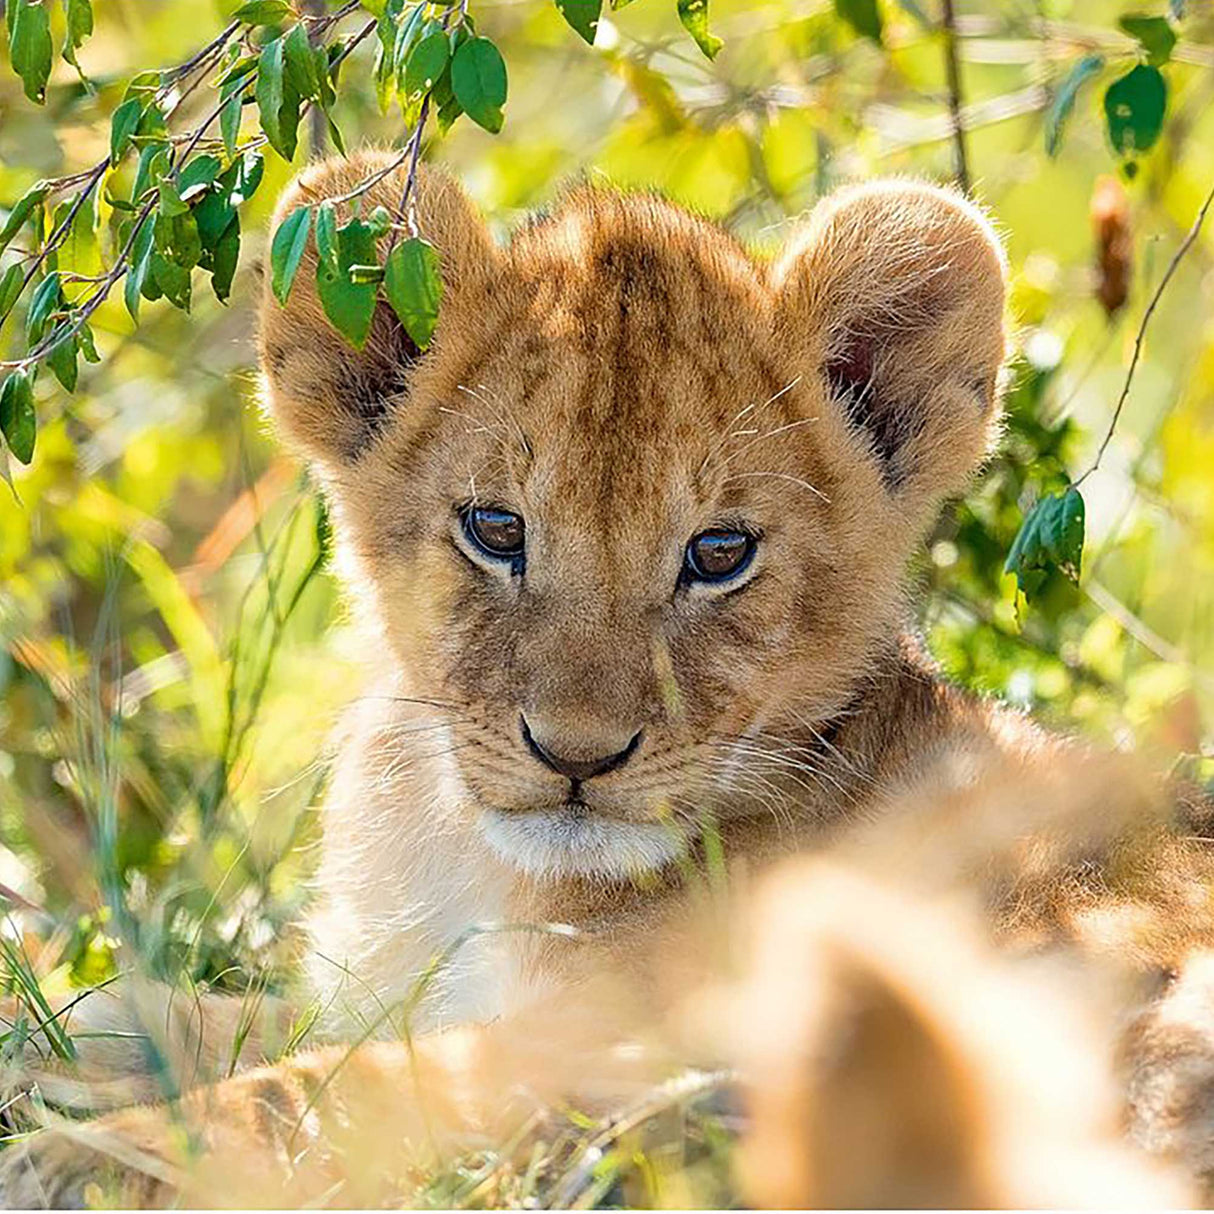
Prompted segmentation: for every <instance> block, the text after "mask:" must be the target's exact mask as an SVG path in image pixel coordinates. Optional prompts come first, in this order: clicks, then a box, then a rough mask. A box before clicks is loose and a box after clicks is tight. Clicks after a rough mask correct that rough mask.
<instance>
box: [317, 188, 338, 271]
mask: <svg viewBox="0 0 1214 1214" xmlns="http://www.w3.org/2000/svg"><path fill="white" fill-rule="evenodd" d="M316 251H317V253H319V254H320V260H321V262H322V263H323V264H324V266H325V269H326V270H327V271H328V272H329V273H330V274H336V273H337V267H338V254H337V214H336V212H335V211H334V210H333V204H332V203H331V202H329V201H328V200H327V199H326V201H324V202H322V203H321V204H320V206H319V207H317V208H316Z"/></svg>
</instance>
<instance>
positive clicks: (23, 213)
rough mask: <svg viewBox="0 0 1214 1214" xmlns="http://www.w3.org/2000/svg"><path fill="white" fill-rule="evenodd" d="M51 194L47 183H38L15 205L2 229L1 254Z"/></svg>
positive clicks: (0, 238)
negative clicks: (36, 208)
mask: <svg viewBox="0 0 1214 1214" xmlns="http://www.w3.org/2000/svg"><path fill="white" fill-rule="evenodd" d="M50 192H51V187H50V185H49V184H48V183H47V182H45V181H37V182H35V183H34V184H33V185H32V186H30V188H29V189H28V190H26V191H25V193H24V194H22V195H21V197H20V198H18V199H17V201H16V202H14V203H13V209H12V210H11V211H9V213H8V218H7V219H6V220H5V221H4V227H2V228H0V253H3V252H4V250H5V249H6V248H8V243H9V241H10V240H12V238H13V237H14V236H16V235H17V233H18V232H19V231H20V230H21V225H22V224H23V223H25V221H26V220H27V219H29V217H30V216H31V215H32V214H33V213H34V208H35V207H36V206H39V205H40V204H41V203H42V201H43V200H44V199H45V198H46V196H47V195H48V194H49V193H50Z"/></svg>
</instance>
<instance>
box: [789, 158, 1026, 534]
mask: <svg viewBox="0 0 1214 1214" xmlns="http://www.w3.org/2000/svg"><path fill="white" fill-rule="evenodd" d="M772 274H773V287H774V290H775V308H776V311H775V322H776V326H777V334H778V337H779V338H780V341H781V346H782V348H783V349H784V350H786V351H788V352H789V353H790V354H792V355H793V357H794V358H795V359H796V360H797V362H798V363H799V364H800V365H801V366H805V367H806V368H807V369H808V368H809V367H812V368H813V369H814V370H816V371H817V372H818V373H819V374H820V375H821V376H822V378H823V380H824V381H825V386H826V390H827V391H828V393H829V395H830V396H831V397H832V398H833V400H834V401H836V402H837V404H838V406H839V407H840V409H841V410H842V411H843V413H844V414H845V417H846V420H847V422H848V423H849V431H850V436H851V438H852V439H853V440H858V442H859V444H860V446H861V448H862V449H863V452H864V455H865V456H866V457H867V458H868V459H869V460H871V461H875V462H876V465H877V469H878V471H879V473H880V477H881V480H882V482H883V484H884V486H885V488H886V490H887V492H888V493H889V494H890V495H891V496H892V497H894V498H895V499H897V500H900V501H901V502H902V503H903V504H904V505H905V506H906V507H907V508H908V509H910V510H912V511H915V512H916V513H917V512H918V511H917V508H918V507H920V506H928V505H931V506H934V505H936V504H937V503H939V501H940V500H941V499H942V498H944V497H947V496H948V495H950V494H952V493H956V492H958V491H959V490H961V489H962V488H963V487H964V485H965V483H966V481H967V479H968V477H969V476H970V474H971V473H972V472H973V470H974V468H975V467H976V466H977V465H978V463H979V462H980V461H981V460H982V458H983V456H984V455H985V454H986V453H987V451H988V449H989V447H990V445H991V443H992V442H993V440H994V437H995V435H996V433H997V430H998V414H999V410H998V407H997V396H998V390H999V372H1000V368H1001V366H1002V364H1003V359H1004V353H1005V343H1006V335H1005V331H1004V319H1003V313H1004V297H1005V293H1006V274H1007V263H1006V260H1005V258H1004V255H1003V250H1002V248H1001V247H1000V244H999V239H998V237H997V236H996V234H995V232H994V229H993V228H992V227H991V225H990V223H989V222H988V221H987V219H986V217H985V216H984V215H983V214H982V212H981V211H979V210H978V208H977V207H975V206H973V205H971V204H970V203H968V202H966V201H965V200H964V199H963V198H961V197H960V195H958V194H956V193H953V192H951V191H948V190H943V189H939V188H937V187H935V186H930V185H925V184H918V183H913V182H905V181H887V182H875V183H873V184H870V185H863V186H858V187H853V188H849V189H844V190H840V191H839V192H838V193H836V194H833V195H832V196H831V197H829V198H827V199H826V200H825V201H823V202H822V203H820V204H819V205H818V206H817V207H816V208H815V209H814V211H813V212H812V213H811V215H810V217H809V219H808V220H807V222H806V224H805V226H804V227H803V228H802V229H801V230H800V231H799V232H798V233H797V234H796V235H795V236H794V237H793V238H792V239H791V240H790V241H789V244H788V245H787V247H786V248H785V250H784V252H783V253H782V255H781V256H780V257H779V259H778V260H777V262H776V264H775V266H774V267H773V270H772Z"/></svg>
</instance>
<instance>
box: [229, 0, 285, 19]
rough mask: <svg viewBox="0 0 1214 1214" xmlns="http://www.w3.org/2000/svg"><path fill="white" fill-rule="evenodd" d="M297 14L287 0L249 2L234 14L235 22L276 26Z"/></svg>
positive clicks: (255, 0)
mask: <svg viewBox="0 0 1214 1214" xmlns="http://www.w3.org/2000/svg"><path fill="white" fill-rule="evenodd" d="M294 16H295V13H294V12H293V11H292V9H291V6H290V5H289V4H288V3H287V2H286V0H248V3H247V4H242V5H241V6H240V7H239V8H238V9H237V10H236V11H235V12H234V13H233V14H232V18H233V20H235V21H246V22H248V24H249V25H275V24H277V23H278V22H279V21H283V20H285V19H286V18H288V17H294Z"/></svg>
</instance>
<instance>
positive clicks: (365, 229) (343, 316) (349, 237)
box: [316, 215, 376, 350]
mask: <svg viewBox="0 0 1214 1214" xmlns="http://www.w3.org/2000/svg"><path fill="white" fill-rule="evenodd" d="M319 220H320V216H319V215H318V216H317V226H318V228H319ZM337 259H338V266H337V270H336V272H334V271H333V268H332V267H331V266H330V265H328V264H327V263H326V261H325V259H324V258H321V259H320V260H318V261H317V263H316V289H317V293H318V294H319V295H320V302H321V306H322V307H323V308H324V310H325V315H326V316H327V317H328V318H329V320H330V322H331V323H332V325H333V327H334V328H335V329H336V330H337V331H338V332H339V333H340V334H341V335H342V336H343V337H345V339H346V340H347V341H348V342H349V343H350V344H351V345H352V346H353V347H354V348H355V349H356V350H361V349H362V348H363V346H364V345H366V342H367V336H368V335H369V334H370V332H371V320H372V318H373V317H374V315H375V297H376V287H375V284H374V283H356V282H352V281H351V279H350V267H351V266H356V265H371V264H373V263H374V261H375V234H374V233H373V232H372V231H371V228H370V226H369V225H368V224H365V223H362V222H361V221H360V220H357V219H352V220H350V222H349V223H347V224H346V225H345V226H344V227H341V228H338V229H337Z"/></svg>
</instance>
